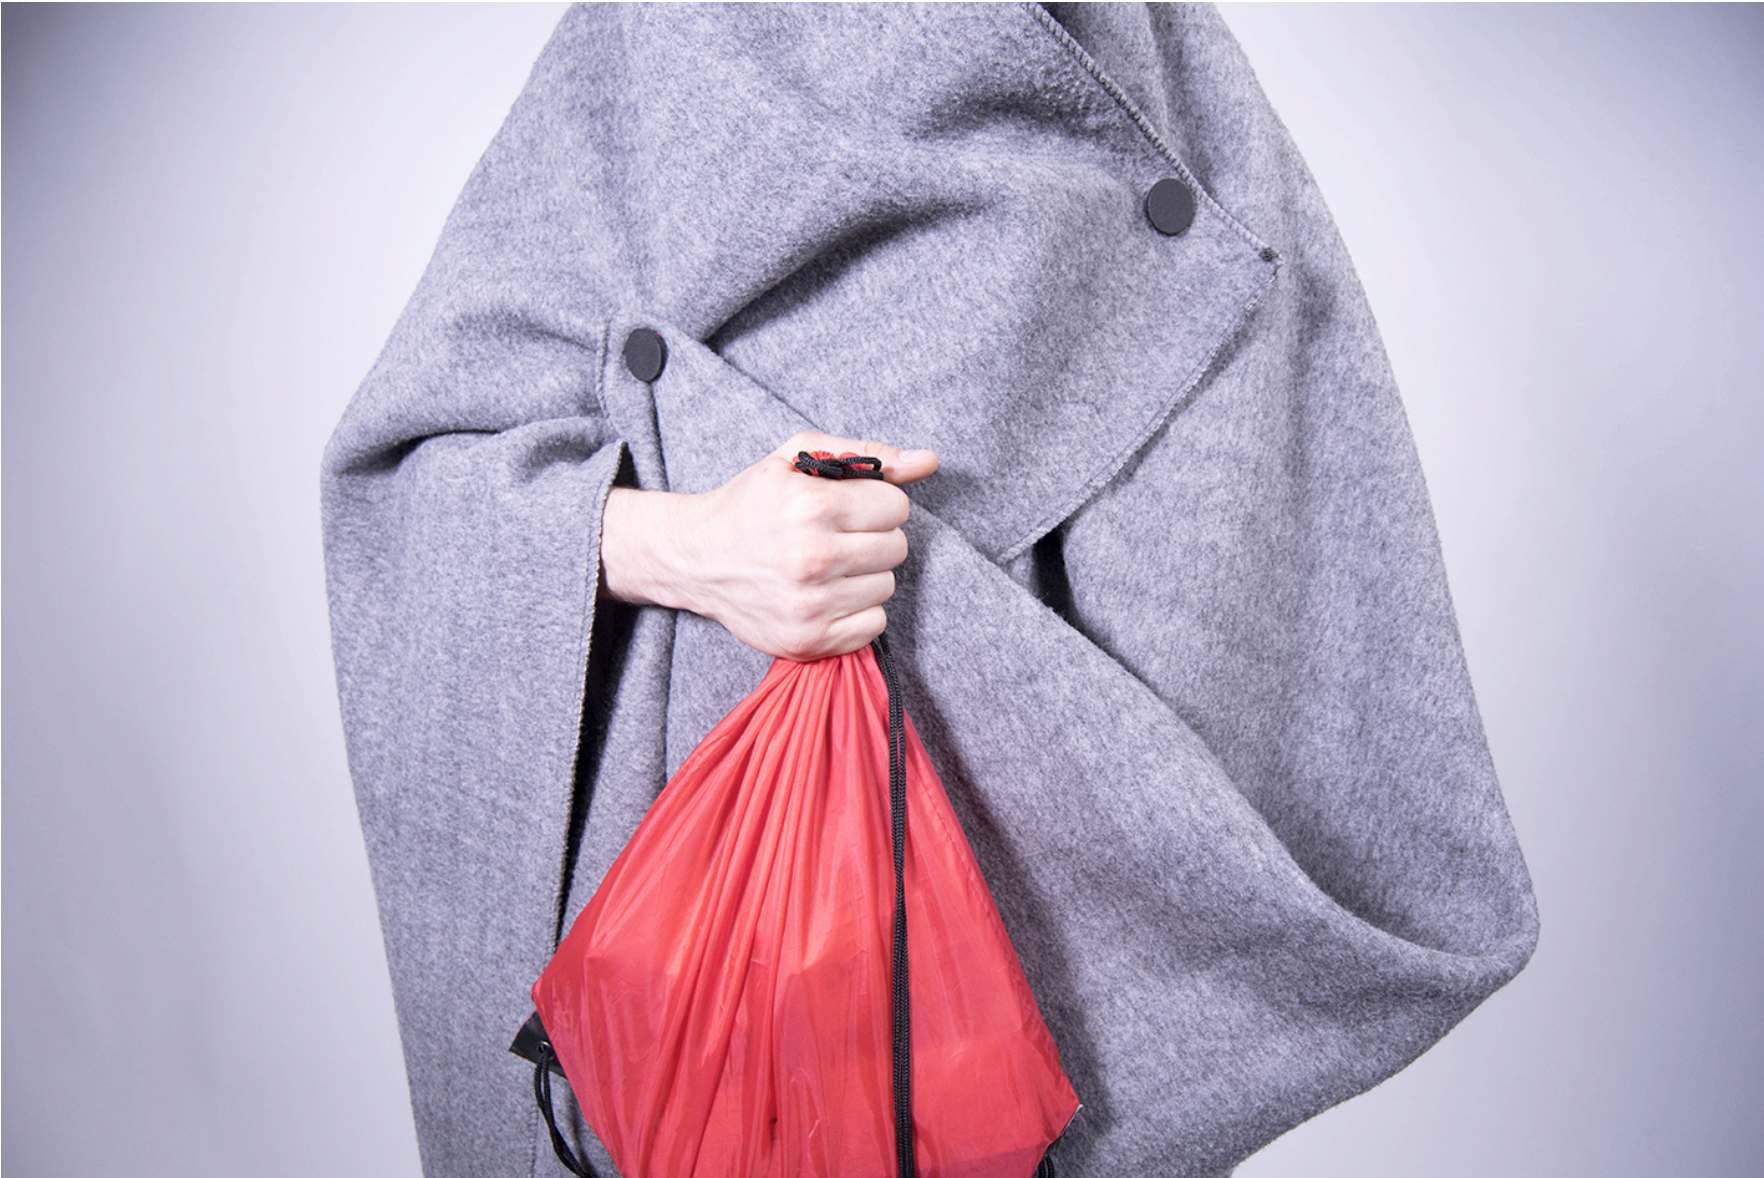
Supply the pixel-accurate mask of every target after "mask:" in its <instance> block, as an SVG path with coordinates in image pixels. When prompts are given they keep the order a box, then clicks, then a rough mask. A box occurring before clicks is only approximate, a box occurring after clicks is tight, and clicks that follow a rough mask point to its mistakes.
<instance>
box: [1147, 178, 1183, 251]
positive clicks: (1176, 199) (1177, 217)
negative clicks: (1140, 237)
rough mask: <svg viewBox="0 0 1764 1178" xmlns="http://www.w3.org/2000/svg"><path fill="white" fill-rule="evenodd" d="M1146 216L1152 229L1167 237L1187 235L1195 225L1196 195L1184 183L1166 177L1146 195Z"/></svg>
mask: <svg viewBox="0 0 1764 1178" xmlns="http://www.w3.org/2000/svg"><path fill="white" fill-rule="evenodd" d="M1145 215H1146V219H1147V220H1149V221H1150V222H1151V223H1152V228H1153V229H1156V230H1157V231H1158V232H1159V233H1162V234H1163V235H1164V236H1166V237H1175V236H1176V235H1177V234H1179V233H1186V232H1187V231H1188V227H1189V226H1190V225H1192V224H1194V193H1193V192H1191V191H1189V187H1188V185H1186V184H1184V183H1183V182H1182V181H1180V180H1173V179H1171V178H1170V177H1168V176H1166V177H1165V178H1164V179H1162V180H1159V181H1158V182H1157V183H1156V184H1153V185H1152V186H1151V191H1150V192H1148V193H1146V194H1145Z"/></svg>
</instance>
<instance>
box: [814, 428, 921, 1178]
mask: <svg viewBox="0 0 1764 1178" xmlns="http://www.w3.org/2000/svg"><path fill="white" fill-rule="evenodd" d="M796 469H797V470H800V471H801V472H802V473H803V474H807V475H814V476H816V477H818V478H823V479H879V478H881V477H882V460H881V459H880V458H871V457H869V456H868V455H865V454H852V455H848V456H846V457H844V458H834V457H833V456H831V455H829V454H827V452H826V451H824V450H823V451H819V452H817V453H814V454H811V453H809V452H808V451H807V450H802V451H799V452H798V453H797V455H796ZM870 647H871V649H872V650H874V651H875V652H876V665H877V666H879V667H880V668H881V669H882V682H883V683H885V684H886V685H887V687H888V816H889V820H890V823H891V825H892V831H891V838H892V839H893V842H894V1026H893V1028H892V1039H893V1048H894V1160H895V1163H896V1173H897V1175H898V1178H916V1176H917V1174H918V1172H919V1171H918V1164H917V1163H916V1162H915V1161H914V1159H913V1018H912V994H911V993H910V991H909V989H908V986H907V919H906V705H905V703H904V702H902V700H901V696H900V678H899V676H897V675H896V674H895V673H894V658H893V656H891V655H890V654H889V653H888V641H887V636H886V635H882V634H878V635H877V636H876V640H875V641H874V642H872V643H870Z"/></svg>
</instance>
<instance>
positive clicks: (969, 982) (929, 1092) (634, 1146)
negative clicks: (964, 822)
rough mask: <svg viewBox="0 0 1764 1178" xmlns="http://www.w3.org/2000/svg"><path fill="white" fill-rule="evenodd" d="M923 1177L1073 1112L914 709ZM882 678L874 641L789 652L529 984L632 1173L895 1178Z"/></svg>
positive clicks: (1018, 1143) (1022, 1171) (981, 1169)
mask: <svg viewBox="0 0 1764 1178" xmlns="http://www.w3.org/2000/svg"><path fill="white" fill-rule="evenodd" d="M906 745H907V778H906V792H907V855H906V895H907V926H908V929H909V933H908V936H909V940H908V961H909V963H910V983H909V984H910V987H911V994H912V1006H911V1009H912V1048H913V1122H914V1142H915V1145H916V1148H917V1151H918V1168H919V1173H920V1174H921V1175H923V1176H924V1178H955V1176H957V1175H961V1176H963V1178H994V1176H996V1178H1029V1175H1030V1174H1032V1173H1033V1172H1034V1170H1035V1167H1036V1164H1037V1162H1039V1160H1040V1158H1041V1155H1042V1153H1043V1152H1044V1151H1045V1150H1046V1148H1047V1147H1048V1145H1049V1144H1051V1143H1052V1142H1053V1140H1054V1138H1056V1137H1057V1136H1059V1134H1060V1132H1061V1131H1062V1130H1063V1129H1064V1128H1065V1126H1066V1123H1067V1122H1068V1121H1070V1120H1071V1118H1072V1115H1073V1114H1074V1113H1075V1112H1076V1111H1077V1109H1078V1098H1077V1096H1076V1095H1075V1094H1074V1092H1073V1090H1072V1085H1071V1083H1070V1081H1068V1080H1067V1079H1066V1075H1065V1073H1064V1072H1063V1071H1062V1070H1061V1069H1060V1062H1059V1052H1058V1050H1057V1049H1056V1048H1055V1046H1054V1042H1053V1038H1052V1036H1051V1035H1049V1034H1048V1031H1047V1027H1046V1025H1045V1024H1044V1023H1043V1022H1042V1019H1041V1014H1040V1011H1039V1010H1038V1009H1037V1007H1036V1005H1035V997H1034V995H1033V994H1031V993H1030V990H1029V985H1028V982H1027V981H1026V980H1025V979H1024V977H1023V970H1022V967H1021V965H1020V964H1019V963H1018V961H1017V955H1016V953H1015V951H1014V950H1013V949H1012V947H1011V942H1010V939H1009V937H1008V935H1007V934H1006V933H1005V929H1004V925H1003V924H1002V923H1001V921H1000V920H999V916H998V909H997V908H996V907H995V906H994V904H993V902H992V895H991V893H990V892H989V891H988V890H987V888H986V883H985V880H984V879H983V878H982V877H981V875H980V869H979V866H978V864H976V863H975V861H974V856H973V852H972V851H971V850H970V849H969V847H968V842H967V839H966V837H965V836H964V835H963V833H962V830H961V827H960V825H959V824H958V822H957V820H956V816H955V813H954V811H952V810H951V809H950V805H949V799H948V798H947V797H946V796H945V795H944V792H943V786H942V784H941V783H940V782H939V781H938V779H937V774H936V771H935V770H933V769H932V767H931V762H930V759H929V757H927V756H926V754H925V748H924V746H923V745H922V744H921V743H920V741H919V737H918V734H917V733H916V732H915V731H914V730H913V728H912V722H911V721H910V720H909V721H907V725H906ZM893 918H894V860H893V850H892V845H891V842H890V838H889V816H888V694H887V688H886V686H885V685H884V683H883V680H882V675H881V672H880V671H879V670H878V668H877V666H876V659H875V655H874V653H873V652H872V651H871V650H870V649H869V648H867V647H866V648H864V649H863V650H859V651H854V652H853V653H851V654H847V655H842V656H840V657H838V658H831V659H823V660H821V661H819V662H813V663H793V662H789V661H787V660H784V659H779V660H778V661H776V662H774V663H773V664H772V668H771V670H770V671H769V672H768V673H767V674H766V677H765V679H764V681H762V682H761V683H760V685H759V686H758V687H757V688H755V689H754V691H753V693H752V694H751V695H749V696H748V697H747V699H745V700H743V701H742V703H741V704H740V705H739V706H738V707H736V709H735V710H734V711H732V712H730V713H729V715H728V716H727V717H725V718H724V719H723V721H722V722H721V723H720V724H718V725H717V727H716V728H715V729H714V730H712V732H711V734H710V735H709V736H707V737H705V739H704V742H703V743H702V744H700V745H699V746H698V748H697V749H695V750H694V751H693V753H692V755H691V756H690V757H689V758H687V760H686V763H685V764H684V765H682V766H681V767H680V771H679V773H677V774H676V775H675V776H674V779H673V780H672V781H671V782H669V783H668V786H667V788H666V789H665V790H663V791H662V794H661V796H660V797H659V798H658V799H657V800H656V802H655V804H654V805H653V806H651V807H650V810H649V813H648V814H647V815H646V816H645V817H644V819H643V822H642V823H641V824H640V825H639V826H638V828H637V831H636V833H635V834H633V835H632V836H631V841H630V843H629V844H627V845H626V847H625V850H624V851H623V853H622V854H620V856H619V858H618V859H617V861H616V862H614V864H613V866H612V869H611V870H610V871H609V872H608V873H607V875H606V878H605V880H604V881H603V882H602V883H601V885H600V889H599V890H598V891H597V892H596V893H595V895H594V898H593V899H592V900H591V901H589V904H588V906H587V907H586V908H585V909H584V910H583V911H582V914H581V916H579V917H578V918H577V920H576V923H575V925H574V926H573V927H572V928H571V929H570V933H569V936H567V937H566V938H564V941H563V944H562V945H561V946H560V947H559V948H558V951H557V954H556V956H555V957H553V958H552V960H551V963H550V965H548V966H547V967H546V969H545V972H544V973H543V974H542V975H541V976H540V978H539V981H538V983H537V984H536V985H535V986H534V987H533V1000H534V1003H535V1005H536V1006H537V1008H538V1010H539V1016H540V1019H541V1020H542V1021H543V1022H544V1024H545V1028H546V1031H547V1032H548V1033H549V1035H550V1037H551V1041H552V1044H553V1046H554V1047H555V1048H556V1051H557V1054H558V1058H559V1059H560V1060H561V1062H562V1063H563V1068H564V1072H565V1073H566V1074H567V1075H568V1077H569V1080H570V1086H571V1088H572V1089H573V1090H574V1091H575V1094H576V1099H577V1101H578V1103H579V1104H580V1105H581V1106H582V1110H583V1114H584V1115H585V1116H586V1118H587V1120H588V1123H589V1124H590V1125H591V1126H593V1128H594V1131H595V1132H596V1133H597V1134H598V1135H599V1136H600V1139H601V1141H602V1142H603V1143H604V1144H605V1145H606V1147H607V1149H608V1151H609V1152H610V1153H611V1154H612V1158H613V1161H614V1162H615V1163H616V1164H617V1166H618V1168H619V1172H620V1173H621V1174H623V1175H624V1176H625V1178H697V1176H702V1178H760V1176H762V1175H766V1176H789V1178H796V1176H798V1175H801V1176H811V1175H812V1176H816V1178H820V1176H825V1178H883V1176H894V1175H895V1155H894V1123H893V1088H892V1079H891V1077H892V1056H891V1051H890V1038H889V1025H890V1024H889V1019H890V1009H889V1006H890V992H891V985H890V976H891V975H890V970H891V966H892V962H891V956H892V950H891V948H890V946H891V929H892V922H893Z"/></svg>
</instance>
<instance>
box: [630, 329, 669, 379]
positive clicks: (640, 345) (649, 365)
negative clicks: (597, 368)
mask: <svg viewBox="0 0 1764 1178" xmlns="http://www.w3.org/2000/svg"><path fill="white" fill-rule="evenodd" d="M667 366H668V345H667V344H665V343H663V342H662V337H661V336H659V335H657V334H656V333H655V332H653V331H651V330H650V329H649V328H647V327H639V328H638V329H637V330H636V331H633V332H632V333H631V334H630V335H628V336H626V337H625V367H626V368H628V369H630V370H631V375H632V376H634V377H636V378H637V379H638V380H640V381H642V382H644V383H645V384H648V383H649V382H650V381H652V380H654V379H655V378H656V377H658V376H660V375H661V374H662V369H664V368H666V367H667Z"/></svg>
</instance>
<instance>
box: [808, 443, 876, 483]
mask: <svg viewBox="0 0 1764 1178" xmlns="http://www.w3.org/2000/svg"><path fill="white" fill-rule="evenodd" d="M822 455H826V456H825V457H822ZM795 466H796V469H797V470H800V471H801V472H802V473H803V474H807V475H814V476H815V477H816V478H822V479H879V478H881V477H882V460H881V459H880V458H871V457H870V456H869V455H868V454H853V455H850V456H849V457H846V458H834V457H833V456H832V455H830V454H827V452H826V451H825V450H822V451H818V452H817V453H814V454H810V453H809V452H808V451H807V450H798V451H797V452H796V463H795Z"/></svg>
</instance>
